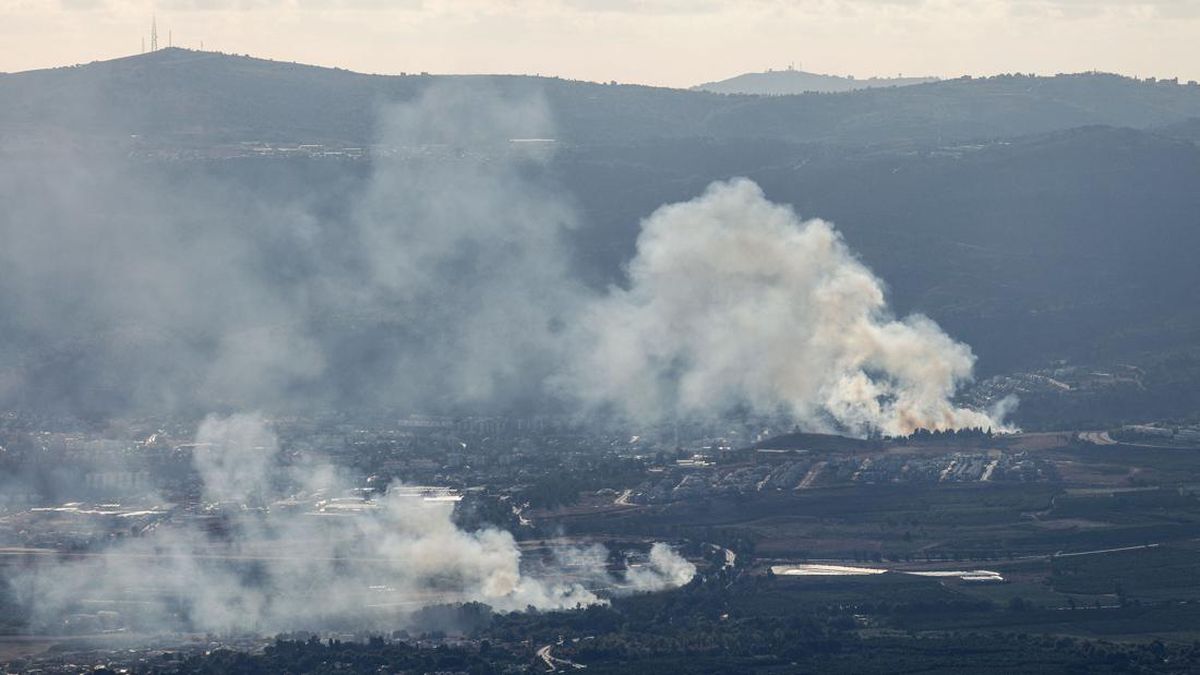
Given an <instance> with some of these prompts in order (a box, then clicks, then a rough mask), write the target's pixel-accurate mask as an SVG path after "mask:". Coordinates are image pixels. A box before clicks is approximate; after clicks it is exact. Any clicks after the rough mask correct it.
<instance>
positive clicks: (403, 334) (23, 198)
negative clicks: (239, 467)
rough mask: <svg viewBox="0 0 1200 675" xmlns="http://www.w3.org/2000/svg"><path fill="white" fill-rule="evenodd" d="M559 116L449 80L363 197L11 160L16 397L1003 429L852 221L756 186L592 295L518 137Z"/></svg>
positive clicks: (375, 164) (720, 195) (383, 147)
mask: <svg viewBox="0 0 1200 675" xmlns="http://www.w3.org/2000/svg"><path fill="white" fill-rule="evenodd" d="M546 111H547V106H546V105H545V104H544V102H542V101H541V100H540V99H539V98H537V97H536V96H528V95H524V94H523V95H520V96H513V95H510V94H502V93H496V94H495V95H494V96H493V97H492V100H491V101H490V102H487V103H486V104H482V103H481V98H480V96H479V92H477V91H471V92H466V91H465V90H464V89H462V88H459V87H453V86H449V87H437V88H432V89H430V90H429V91H427V92H426V93H425V94H424V95H423V96H422V97H421V98H420V99H418V100H416V101H414V102H410V103H406V104H401V105H393V106H391V107H387V108H385V109H383V110H382V112H381V114H380V120H381V121H380V130H379V139H380V142H379V145H378V146H377V148H376V152H375V155H376V156H375V157H374V159H373V160H372V164H371V170H370V174H369V176H367V177H366V178H365V179H363V180H358V181H349V182H347V183H343V181H346V180H347V179H346V178H345V175H344V173H341V172H334V173H332V174H330V175H325V174H322V173H320V171H321V169H320V167H322V166H326V165H322V164H313V165H312V166H314V167H318V168H307V169H303V170H301V169H296V166H298V165H291V164H281V165H280V166H284V167H291V168H290V169H286V170H288V171H291V170H295V171H299V172H300V173H299V174H298V175H296V176H294V179H295V180H296V181H297V183H298V185H295V186H293V185H291V183H290V182H287V181H284V187H280V186H279V185H276V184H275V183H276V182H278V181H280V179H279V178H270V176H272V175H273V174H270V173H269V172H268V173H265V174H264V173H261V169H260V168H256V167H257V165H256V164H253V163H247V164H246V165H244V166H243V165H240V164H236V163H235V164H233V165H231V166H233V167H235V168H234V169H223V170H221V171H216V170H214V171H213V172H208V171H203V170H201V169H197V168H189V169H176V168H172V167H170V166H168V170H165V171H158V170H155V167H154V166H152V165H144V164H138V163H137V162H133V163H130V162H128V161H123V160H122V161H114V162H112V163H105V164H104V165H103V166H96V162H95V160H94V159H89V158H86V157H79V156H75V155H72V154H66V155H53V154H51V155H50V156H47V157H37V158H32V159H30V158H25V159H21V160H14V161H12V162H7V161H6V162H4V163H3V164H0V197H2V198H3V200H4V204H5V208H4V209H3V210H2V211H0V238H2V240H3V241H4V242H5V246H3V247H0V331H3V334H4V336H5V339H4V343H3V345H0V347H2V348H0V397H3V398H2V399H0V403H4V402H7V403H10V404H23V405H27V406H32V407H35V408H36V407H39V406H42V407H53V406H62V407H67V408H69V409H82V410H83V411H85V412H88V413H91V414H95V415H111V414H119V413H125V412H130V411H133V410H137V411H142V410H150V411H158V412H162V411H179V410H182V411H188V412H193V413H196V412H205V411H208V410H212V409H214V408H223V409H268V410H272V409H274V410H278V409H286V410H294V409H297V408H300V409H303V408H306V407H307V408H310V409H311V408H314V407H319V408H329V407H335V408H343V409H345V408H356V407H360V406H363V405H368V406H387V407H390V408H393V409H407V410H410V411H414V412H435V411H463V410H489V411H494V410H501V411H503V410H524V411H529V410H531V409H537V410H545V409H546V408H547V407H557V409H559V410H561V409H563V407H562V406H563V405H565V404H566V402H572V403H576V404H579V403H582V404H583V406H584V407H585V408H586V409H589V410H593V411H594V410H599V409H601V408H604V409H609V410H612V409H615V410H617V411H619V412H621V413H623V414H626V415H628V416H630V417H632V418H634V419H637V420H641V421H647V420H661V419H668V418H676V417H678V416H680V415H716V414H721V413H724V412H727V411H729V410H731V409H737V408H741V409H750V410H752V411H756V412H766V413H771V414H774V413H777V412H781V411H782V412H784V413H787V414H789V415H792V416H794V417H795V418H796V420H797V421H798V422H800V423H802V424H804V425H806V426H810V427H814V428H829V429H839V430H848V431H851V432H855V433H864V432H867V431H869V430H879V431H883V432H886V433H902V432H907V431H911V430H912V429H913V428H915V427H918V426H923V427H929V428H949V427H961V426H999V420H997V419H992V418H991V417H989V416H988V415H985V414H982V413H979V412H974V411H970V410H964V409H961V408H957V407H955V406H954V405H952V404H951V403H950V400H951V397H952V396H953V394H954V392H955V389H956V387H957V386H958V385H959V384H960V383H962V382H964V381H965V380H967V379H968V378H969V377H970V375H971V369H972V364H973V361H974V358H973V356H972V354H971V352H970V350H969V349H968V348H967V347H966V346H965V345H962V344H959V343H956V342H954V341H953V340H952V339H950V338H949V337H948V336H946V335H945V334H944V333H943V332H942V331H941V330H940V329H939V328H938V327H937V326H936V325H935V324H934V323H933V322H932V321H930V320H928V319H925V318H922V317H920V316H913V317H908V318H906V319H903V320H894V319H892V318H891V317H890V316H889V315H888V313H887V307H886V304H885V300H884V292H883V287H882V284H881V282H880V281H879V280H878V279H876V278H875V277H874V276H872V275H871V273H870V272H869V271H868V270H867V269H866V268H865V267H864V266H863V265H862V264H861V263H859V262H858V261H857V260H856V259H855V258H854V256H853V255H852V254H851V253H850V252H849V251H848V250H847V248H846V246H845V244H844V243H843V242H842V240H841V239H840V237H839V236H838V235H837V234H836V233H835V232H834V230H833V229H832V228H831V226H829V225H828V224H826V223H823V222H821V221H809V222H801V221H800V220H799V219H797V217H796V216H795V214H793V213H792V212H791V211H790V210H789V209H787V208H786V207H783V206H777V205H773V204H771V203H769V202H768V201H767V200H766V199H764V197H763V195H762V194H761V192H760V191H759V190H758V189H757V188H756V187H755V186H754V185H753V184H752V183H750V182H749V181H745V180H739V181H734V182H731V183H727V184H717V185H715V186H714V187H712V188H711V189H710V190H709V191H708V192H707V193H706V194H705V195H703V196H701V197H699V198H698V199H696V200H695V201H692V202H688V203H684V204H677V205H673V206H667V207H664V208H662V209H661V210H660V211H658V212H657V213H655V214H654V215H653V216H651V217H650V218H648V219H647V220H646V221H645V223H644V224H643V231H642V234H641V237H640V238H639V240H638V249H637V255H636V257H635V258H634V259H633V260H632V261H631V262H630V264H629V268H628V273H629V278H628V284H627V285H626V286H625V287H622V288H615V289H611V290H608V291H602V290H601V291H598V290H595V289H589V288H586V287H585V286H584V285H583V284H581V283H580V282H579V281H578V280H577V278H576V277H575V275H573V274H572V270H571V260H572V259H573V258H572V251H571V249H570V247H569V243H568V242H569V237H568V236H567V235H568V234H569V232H570V231H571V230H572V228H574V227H576V220H577V218H576V215H575V212H574V209H573V208H572V207H571V205H570V202H569V200H568V199H567V198H566V197H564V196H563V195H562V194H561V191H560V190H556V188H555V183H554V178H553V175H552V172H550V171H548V170H547V169H548V168H549V166H550V165H548V164H547V163H546V161H545V157H544V156H542V154H541V153H540V152H529V151H527V150H525V149H526V148H529V147H534V148H542V147H544V146H543V145H541V144H527V143H524V144H523V143H513V142H510V141H511V139H515V138H530V137H552V136H553V135H554V127H553V123H552V120H550V119H549V115H548V114H547V112H546ZM201 166H202V165H201ZM275 170H276V171H285V169H282V168H277V169H275ZM222 171H225V172H232V174H228V173H222ZM307 171H312V172H315V173H314V174H313V175H309V174H307V173H305V172H307ZM239 172H249V174H250V175H249V176H242V175H241V174H240V173H239ZM288 178H289V180H290V179H291V178H292V177H291V176H289V177H288Z"/></svg>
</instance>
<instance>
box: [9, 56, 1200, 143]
mask: <svg viewBox="0 0 1200 675" xmlns="http://www.w3.org/2000/svg"><path fill="white" fill-rule="evenodd" d="M448 84H453V85H461V86H463V87H465V89H466V90H467V91H468V92H469V95H472V96H474V95H479V96H483V95H485V94H486V95H492V96H494V95H499V96H503V97H509V98H521V97H525V98H534V97H542V98H544V100H545V101H546V103H547V104H548V106H549V108H550V111H551V113H552V116H553V124H552V126H553V128H552V129H538V128H530V129H529V133H530V134H538V135H543V134H551V133H552V134H553V135H554V136H555V137H557V138H559V139H560V140H563V141H568V142H574V143H613V142H629V141H637V140H649V139H661V138H712V139H739V138H747V137H754V138H771V139H785V140H789V141H792V142H834V143H846V144H880V143H885V144H914V143H918V144H919V143H946V142H963V141H970V140H977V139H991V138H998V137H1005V136H1015V135H1024V134H1034V133H1044V132H1048V131H1055V130H1060V129H1069V128H1073V127H1078V126H1084V125H1093V124H1105V125H1112V126H1131V127H1138V128H1146V127H1152V126H1163V125H1169V124H1175V123H1179V122H1182V121H1184V120H1186V119H1188V118H1191V117H1197V116H1200V86H1194V85H1179V84H1175V83H1169V82H1153V83H1152V82H1141V81H1137V80H1132V79H1129V78H1124V77H1119V76H1115V75H1099V74H1083V75H1064V76H1058V77H1050V78H1046V77H1026V76H1001V77H993V78H987V79H978V80H970V79H960V80H951V81H944V82H935V83H928V84H921V85H913V86H905V87H889V88H880V89H867V90H862V91H853V92H846V93H838V94H803V95H799V96H786V97H754V96H735V95H719V94H713V93H708V92H698V91H684V90H675V89H663V88H655V87H645V86H637V85H603V84H595V83H588V82H576V81H568V80H562V79H556V78H539V77H526V76H426V75H401V76H381V75H362V74H357V73H352V72H349V71H345V70H339V69H330V68H318V67H314V66H304V65H297V64H292V63H282V62H274V61H265V60H261V59H253V58H249V57H243V56H231V55H225V54H216V53H208V52H196V51H189V50H184V49H178V48H175V49H163V50H160V51H157V52H153V53H150V54H144V55H138V56H131V57H127V58H123V59H116V60H112V61H105V62H97V63H91V64H87V65H82V66H76V67H69V68H56V69H52V70H41V71H30V72H24V73H15V74H8V75H2V76H0V101H4V102H5V105H3V106H0V134H2V138H3V139H4V143H5V144H7V145H10V146H11V145H16V144H22V143H37V142H38V141H39V139H46V138H54V139H57V140H56V142H62V139H63V138H73V139H76V140H77V141H78V142H84V141H87V142H95V141H98V140H104V139H111V140H116V141H122V142H123V141H124V140H125V139H128V138H129V137H130V136H137V137H138V138H140V139H142V140H143V141H151V142H156V143H165V144H170V145H183V146H197V145H199V146H204V145H212V144H219V143H237V142H242V141H267V142H300V143H302V142H331V141H337V142H342V143H346V144H351V145H364V144H369V143H372V142H373V141H374V140H375V131H374V130H375V117H376V115H377V112H378V110H379V108H380V107H381V106H384V105H387V104H388V103H391V102H397V101H407V100H412V99H413V98H414V97H415V96H417V95H418V94H419V93H420V92H422V91H424V90H425V89H427V88H428V87H430V86H434V85H448Z"/></svg>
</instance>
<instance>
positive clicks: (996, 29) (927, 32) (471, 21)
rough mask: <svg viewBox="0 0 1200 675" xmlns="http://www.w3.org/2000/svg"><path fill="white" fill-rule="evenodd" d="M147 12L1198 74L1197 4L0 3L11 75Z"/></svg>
mask: <svg viewBox="0 0 1200 675" xmlns="http://www.w3.org/2000/svg"><path fill="white" fill-rule="evenodd" d="M152 16H157V21H158V28H159V44H160V46H166V44H167V42H168V39H170V40H172V41H173V44H174V45H175V46H178V47H189V48H200V47H201V46H203V47H204V48H205V49H208V50H216V51H223V52H229V53H238V54H250V55H252V56H259V57H264V58H271V59H277V60H284V61H297V62H302V63H312V64H319V65H327V66H339V67H343V68H348V69H351V70H357V71H362V72H372V73H401V72H420V71H427V72H431V73H520V74H541V75H556V76H562V77H568V78H575V79H585V80H593V81H609V80H616V81H618V82H635V83H644V84H653V85H664V86H676V87H682V86H691V85H694V84H699V83H701V82H706V81H711V80H719V79H723V78H726V77H730V76H733V75H736V74H739V73H743V72H752V71H763V70H767V69H768V68H776V69H780V68H786V67H787V66H788V65H790V64H794V65H795V67H796V68H798V69H803V70H807V71H811V72H820V73H829V74H837V75H854V76H857V77H869V76H896V75H900V74H903V75H905V76H916V75H932V76H941V77H953V76H958V75H965V74H970V75H990V74H995V73H1008V72H1022V73H1029V72H1032V73H1039V74H1054V73H1059V72H1080V71H1086V70H1102V71H1107V72H1117V73H1122V74H1126V75H1132V76H1138V77H1148V76H1155V77H1165V78H1170V77H1179V78H1180V79H1182V80H1191V79H1200V0H1007V1H1002V0H976V1H967V0H736V1H735V0H0V44H3V45H4V48H3V49H0V71H5V72H15V71H20V70H29V69H34V68H45V67H53V66H61V65H69V64H74V63H86V62H90V61H94V60H103V59H110V58H116V57H120V56H127V55H130V54H135V53H137V52H138V51H140V49H141V44H142V40H143V39H145V41H146V44H147V45H148V44H149V37H148V34H149V26H150V19H151V17H152Z"/></svg>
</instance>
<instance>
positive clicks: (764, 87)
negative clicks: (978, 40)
mask: <svg viewBox="0 0 1200 675" xmlns="http://www.w3.org/2000/svg"><path fill="white" fill-rule="evenodd" d="M937 81H938V78H936V77H871V78H868V79H865V80H860V79H857V78H855V77H841V76H838V75H821V74H818V73H806V72H804V71H803V70H795V69H793V68H788V69H787V70H768V71H767V72H765V73H744V74H742V75H736V76H734V77H731V78H729V79H727V80H719V81H717V82H705V83H704V84H699V85H696V86H695V87H692V89H695V90H699V91H711V92H714V93H717V94H754V95H757V96H788V95H792V94H806V93H834V92H841V91H857V90H859V89H873V88H876V87H904V86H908V85H912V84H925V83H926V82H937Z"/></svg>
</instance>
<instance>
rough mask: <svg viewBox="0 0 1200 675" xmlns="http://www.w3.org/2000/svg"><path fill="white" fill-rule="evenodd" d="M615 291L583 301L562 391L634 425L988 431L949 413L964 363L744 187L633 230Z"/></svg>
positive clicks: (667, 209) (839, 252)
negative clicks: (791, 422) (756, 417)
mask: <svg viewBox="0 0 1200 675" xmlns="http://www.w3.org/2000/svg"><path fill="white" fill-rule="evenodd" d="M628 275H629V283H628V286H627V287H625V288H614V289H611V291H610V292H609V294H608V295H607V296H606V297H603V298H599V299H598V300H596V301H595V302H593V303H592V304H591V305H590V306H589V307H588V308H587V309H586V310H585V311H584V312H583V315H582V318H581V320H580V330H579V332H578V333H577V339H578V340H579V342H580V345H581V346H579V347H578V348H577V350H576V354H578V355H579V359H578V361H576V362H575V363H574V364H573V369H572V372H571V374H570V375H569V376H568V377H567V379H566V382H567V384H566V386H567V387H568V388H569V389H572V390H575V391H578V392H580V393H582V395H583V397H584V398H585V399H586V400H589V401H593V402H606V403H613V404H616V405H618V406H620V407H621V408H622V409H623V410H624V411H625V412H626V413H627V414H629V415H631V416H633V417H635V418H643V419H646V418H649V419H655V418H662V417H664V416H666V417H670V416H678V415H707V416H712V415H720V414H722V413H725V412H728V411H730V410H732V409H734V408H736V407H738V406H742V407H749V408H750V409H752V410H755V411H761V412H775V411H779V410H783V411H785V412H787V413H790V414H791V415H792V416H794V417H795V418H796V419H797V420H798V421H799V422H800V423H802V424H804V425H807V426H809V427H815V428H834V429H838V430H848V431H851V432H853V433H859V434H863V433H867V432H870V431H878V432H882V433H886V434H907V433H911V432H912V431H913V430H915V429H916V428H918V427H925V428H929V429H950V428H962V427H976V426H978V427H997V428H998V427H1000V421H999V420H996V419H992V418H991V417H990V416H989V415H987V414H985V413H982V412H979V411H975V410H969V409H965V408H960V407H956V406H954V405H953V404H952V403H951V398H952V396H953V395H954V393H955V391H956V389H957V387H958V386H959V385H960V384H961V383H963V382H965V381H967V380H969V379H970V377H971V371H972V367H973V365H974V362H975V357H974V356H973V355H972V353H971V350H970V348H969V347H967V346H966V345H964V344H961V343H958V342H955V341H954V340H953V339H951V338H950V337H949V336H947V335H946V334H945V333H944V332H942V330H941V329H940V328H938V326H937V325H936V324H935V323H934V322H933V321H931V320H930V319H928V318H926V317H924V316H920V315H914V316H910V317H907V318H904V319H900V320H897V319H895V318H893V317H892V316H891V315H890V314H889V313H888V310H887V304H886V301H885V294H884V288H883V284H882V282H880V280H879V279H878V278H876V277H875V276H874V275H873V274H871V272H870V270H868V269H867V268H866V267H865V266H864V265H863V264H862V263H861V262H859V261H858V260H857V259H856V258H855V257H854V255H853V254H852V253H851V252H850V250H849V249H848V248H847V246H846V244H845V243H844V242H843V241H842V238H841V236H840V235H838V233H837V232H836V231H835V230H834V229H833V227H832V226H831V225H829V224H828V223H826V222H824V221H821V220H809V221H803V222H802V221H801V220H800V219H799V218H798V217H797V216H796V214H795V213H794V212H793V211H792V210H791V209H790V208H788V207H786V206H782V205H777V204H773V203H771V202H769V201H768V200H767V199H766V198H765V197H764V196H763V193H762V191H761V190H760V189H759V188H758V186H757V185H755V184H754V183H753V182H751V181H749V180H744V179H742V180H733V181H730V182H727V183H716V184H714V185H712V186H711V187H710V188H709V189H708V190H707V191H706V192H705V193H704V194H703V195H702V196H700V197H698V198H697V199H695V200H693V201H690V202H686V203H681V204H673V205H669V206H664V207H662V208H660V209H659V210H658V211H657V212H655V213H654V214H653V215H651V216H650V217H649V218H647V219H646V220H645V221H644V222H643V223H642V232H641V235H640V237H639V238H638V243H637V255H636V256H635V257H634V259H633V260H632V261H631V262H630V264H629V270H628Z"/></svg>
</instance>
